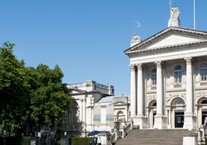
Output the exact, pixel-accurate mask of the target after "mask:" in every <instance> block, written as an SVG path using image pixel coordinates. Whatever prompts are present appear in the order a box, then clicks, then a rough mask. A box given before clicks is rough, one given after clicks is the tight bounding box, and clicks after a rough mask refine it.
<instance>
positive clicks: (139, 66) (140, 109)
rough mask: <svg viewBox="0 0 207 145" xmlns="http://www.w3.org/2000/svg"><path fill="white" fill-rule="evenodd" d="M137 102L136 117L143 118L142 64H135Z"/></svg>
mask: <svg viewBox="0 0 207 145" xmlns="http://www.w3.org/2000/svg"><path fill="white" fill-rule="evenodd" d="M137 74H138V77H137V79H138V80H137V82H138V84H137V91H138V92H137V102H138V111H137V112H138V113H137V115H138V116H143V77H142V64H137Z"/></svg>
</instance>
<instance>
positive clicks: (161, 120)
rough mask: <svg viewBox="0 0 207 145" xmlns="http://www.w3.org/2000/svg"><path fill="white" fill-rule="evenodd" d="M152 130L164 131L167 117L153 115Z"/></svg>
mask: <svg viewBox="0 0 207 145" xmlns="http://www.w3.org/2000/svg"><path fill="white" fill-rule="evenodd" d="M154 128H157V129H165V128H167V117H166V116H163V115H159V114H158V115H155V124H154Z"/></svg>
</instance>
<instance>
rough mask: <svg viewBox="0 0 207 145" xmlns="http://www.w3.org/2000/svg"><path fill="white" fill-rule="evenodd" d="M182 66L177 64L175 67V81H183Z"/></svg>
mask: <svg viewBox="0 0 207 145" xmlns="http://www.w3.org/2000/svg"><path fill="white" fill-rule="evenodd" d="M182 74H183V73H182V66H181V65H176V66H175V69H174V78H175V83H181V81H182Z"/></svg>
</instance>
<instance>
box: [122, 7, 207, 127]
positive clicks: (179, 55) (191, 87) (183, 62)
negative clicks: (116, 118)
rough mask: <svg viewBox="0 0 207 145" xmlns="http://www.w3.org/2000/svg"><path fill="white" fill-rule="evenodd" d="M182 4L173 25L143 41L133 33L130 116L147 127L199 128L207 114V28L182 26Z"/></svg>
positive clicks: (171, 21)
mask: <svg viewBox="0 0 207 145" xmlns="http://www.w3.org/2000/svg"><path fill="white" fill-rule="evenodd" d="M179 14H180V13H179V10H178V8H177V7H173V8H172V9H171V16H170V19H169V21H168V27H167V28H166V29H164V30H162V31H160V32H158V33H157V34H155V35H153V36H151V37H149V38H148V39H146V40H144V41H142V40H141V38H140V37H139V36H138V35H136V34H133V36H132V40H131V43H130V44H131V45H130V48H129V49H127V50H125V51H124V53H125V54H126V55H127V56H128V57H129V63H130V75H131V77H130V97H131V109H130V110H131V112H130V114H131V115H130V117H131V119H132V120H133V123H134V125H137V126H139V127H140V129H144V128H157V129H164V128H185V129H195V128H198V127H199V126H200V125H202V124H203V122H204V119H205V117H206V115H207V32H205V31H199V30H195V29H188V28H182V27H181V26H180V20H179Z"/></svg>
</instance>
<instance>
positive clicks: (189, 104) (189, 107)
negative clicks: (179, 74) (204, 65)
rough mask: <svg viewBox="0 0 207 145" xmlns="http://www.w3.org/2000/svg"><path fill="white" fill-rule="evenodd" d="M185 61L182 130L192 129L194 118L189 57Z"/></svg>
mask: <svg viewBox="0 0 207 145" xmlns="http://www.w3.org/2000/svg"><path fill="white" fill-rule="evenodd" d="M185 60H186V111H185V119H184V128H186V129H193V128H194V122H195V116H193V76H192V62H191V57H188V58H185Z"/></svg>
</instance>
